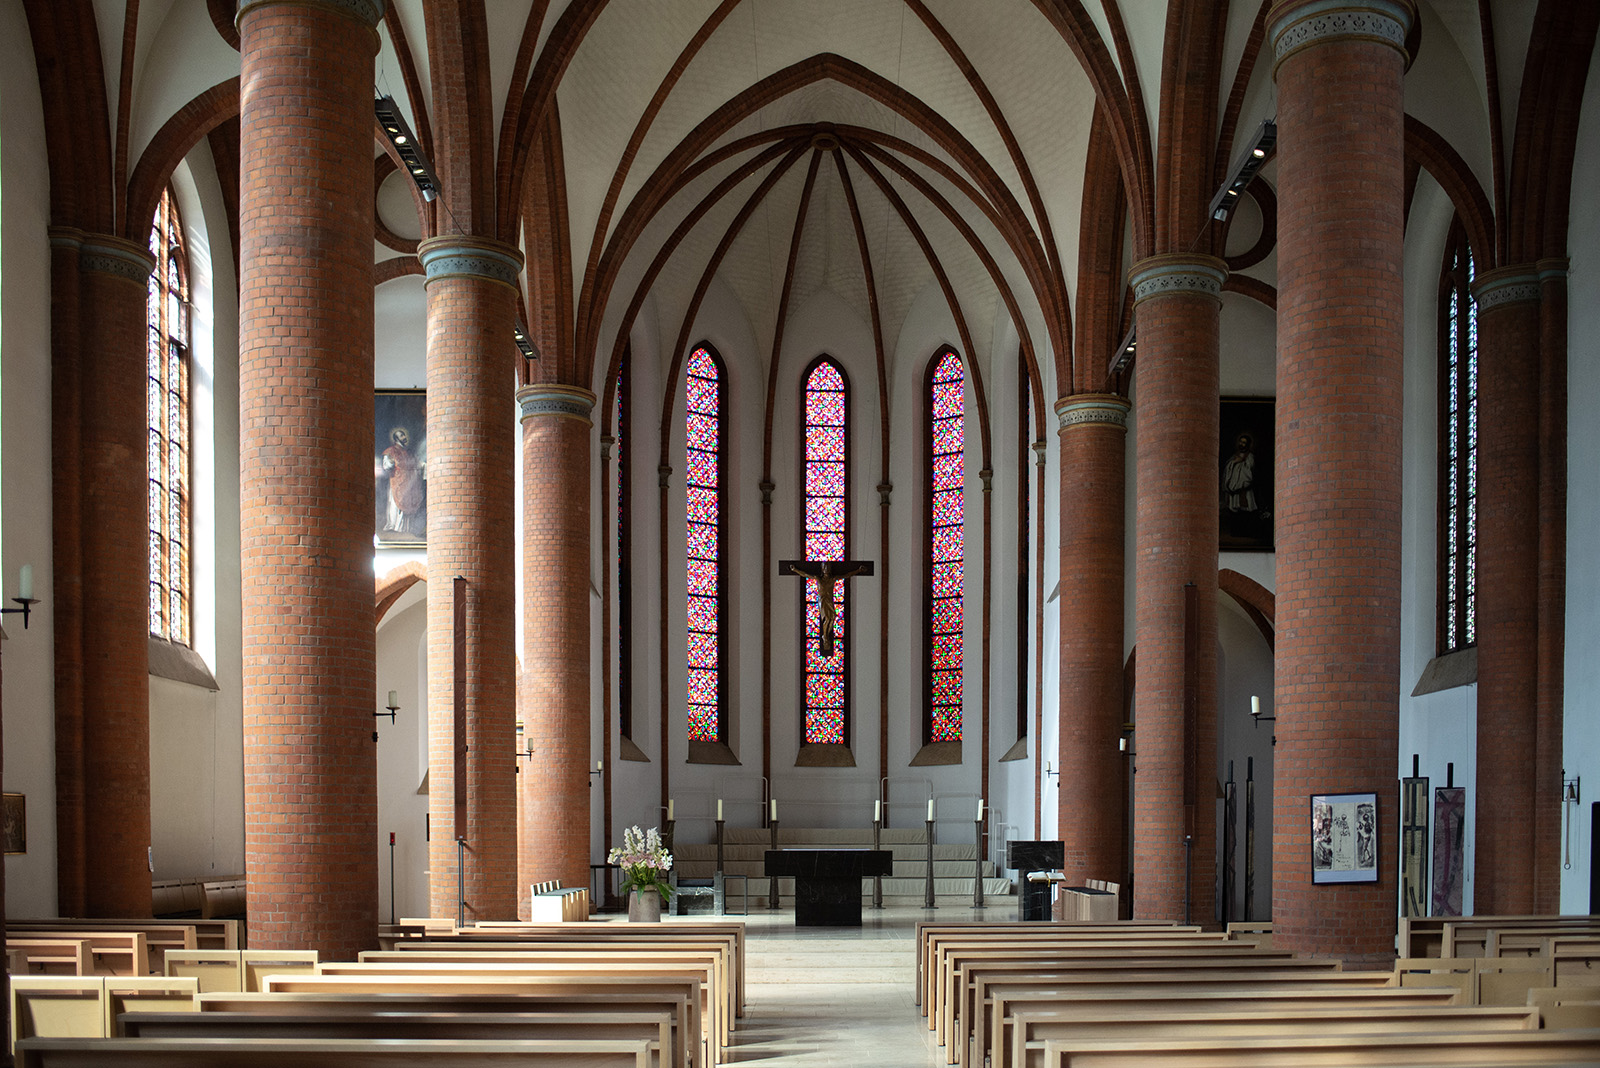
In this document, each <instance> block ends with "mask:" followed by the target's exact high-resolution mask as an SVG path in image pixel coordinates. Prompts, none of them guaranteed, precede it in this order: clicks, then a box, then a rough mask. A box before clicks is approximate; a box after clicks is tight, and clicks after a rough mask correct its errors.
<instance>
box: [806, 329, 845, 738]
mask: <svg viewBox="0 0 1600 1068" xmlns="http://www.w3.org/2000/svg"><path fill="white" fill-rule="evenodd" d="M849 400H850V395H849V389H848V387H847V385H846V383H845V379H844V371H843V370H841V369H840V367H839V365H838V364H836V363H834V362H833V361H832V360H831V359H829V358H828V357H826V356H822V357H818V359H817V360H816V362H815V363H813V364H812V366H811V370H810V371H809V372H808V373H807V374H806V378H805V413H804V417H805V427H804V436H805V440H804V443H803V446H802V447H803V450H804V454H805V516H804V520H803V522H804V530H803V531H802V537H803V540H804V543H805V544H804V553H805V559H807V560H844V559H847V558H848V557H849V545H850V539H849V526H848V523H847V521H846V520H847V510H848V502H849V494H848V492H847V491H848V487H849V476H850V466H849V459H850V457H849V423H848V418H847V415H848V407H849ZM805 589H806V602H805V609H804V635H805V670H804V673H803V674H804V694H803V699H804V704H805V740H806V742H807V743H808V744H814V745H815V744H822V745H844V744H845V742H846V731H845V725H846V705H847V701H846V697H847V688H846V679H847V678H848V677H849V672H848V664H849V655H850V653H849V648H850V645H849V641H848V633H847V629H848V626H849V613H848V612H847V610H846V609H847V601H846V599H845V598H846V591H847V589H848V584H847V583H843V582H840V583H836V584H835V585H834V588H833V604H834V612H835V618H834V625H833V633H834V645H833V655H831V656H823V655H822V640H821V637H820V635H821V626H822V603H821V600H820V599H819V590H818V587H817V581H816V580H815V579H806V580H805Z"/></svg>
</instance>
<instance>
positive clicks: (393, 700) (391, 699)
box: [387, 690, 400, 708]
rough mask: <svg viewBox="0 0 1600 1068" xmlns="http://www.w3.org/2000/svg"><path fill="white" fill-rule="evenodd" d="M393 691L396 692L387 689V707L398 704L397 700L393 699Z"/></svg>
mask: <svg viewBox="0 0 1600 1068" xmlns="http://www.w3.org/2000/svg"><path fill="white" fill-rule="evenodd" d="M395 693H396V691H394V690H390V691H389V704H388V706H387V707H389V708H394V707H395V706H397V705H399V704H400V702H399V701H396V700H395Z"/></svg>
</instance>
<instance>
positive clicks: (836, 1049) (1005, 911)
mask: <svg viewBox="0 0 1600 1068" xmlns="http://www.w3.org/2000/svg"><path fill="white" fill-rule="evenodd" d="M744 918H745V919H746V921H747V923H748V939H749V940H748V946H749V955H750V956H749V960H748V961H747V962H746V965H745V1016H744V1018H743V1019H742V1020H740V1021H739V1030H738V1031H737V1032H736V1033H735V1034H734V1040H733V1044H732V1049H731V1050H730V1051H729V1058H728V1059H729V1063H730V1064H736V1065H741V1066H743V1065H774V1066H781V1068H791V1066H792V1068H816V1066H823V1065H828V1066H846V1065H848V1066H872V1068H924V1066H934V1065H939V1066H942V1065H943V1064H944V1054H943V1051H941V1050H940V1049H939V1047H938V1045H937V1044H936V1043H935V1041H934V1037H933V1033H932V1032H931V1031H929V1030H928V1028H927V1024H926V1021H925V1019H924V1017H923V1016H922V1015H921V1013H920V1012H919V1011H918V1009H917V1005H916V1000H915V996H914V993H913V989H912V988H913V986H914V980H915V976H916V954H915V948H916V941H915V939H916V924H917V922H918V921H919V920H924V919H932V920H949V921H959V920H1014V919H1016V918H1017V907H1016V899H1015V898H1011V899H1007V900H1004V901H1002V902H1001V903H999V904H997V905H991V906H990V907H989V908H986V909H983V910H981V911H980V910H975V909H972V908H970V907H969V908H951V907H949V906H941V907H940V908H938V909H935V910H932V911H928V910H924V909H923V908H921V907H911V906H889V907H887V908H884V909H881V910H874V909H872V908H870V907H869V908H866V909H864V910H863V913H862V926H861V928H860V929H855V928H826V927H824V928H818V927H812V928H796V927H795V926H794V912H793V910H792V909H788V908H786V909H784V910H783V911H781V912H767V911H765V910H764V909H759V908H753V909H752V910H751V914H750V915H749V916H748V917H744Z"/></svg>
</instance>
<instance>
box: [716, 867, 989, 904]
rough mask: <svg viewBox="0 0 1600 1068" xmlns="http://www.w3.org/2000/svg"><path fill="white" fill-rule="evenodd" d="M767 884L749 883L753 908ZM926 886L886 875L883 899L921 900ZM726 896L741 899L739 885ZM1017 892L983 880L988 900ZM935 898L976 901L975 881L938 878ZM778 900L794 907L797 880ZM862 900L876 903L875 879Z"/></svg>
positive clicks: (864, 886)
mask: <svg viewBox="0 0 1600 1068" xmlns="http://www.w3.org/2000/svg"><path fill="white" fill-rule="evenodd" d="M767 881H768V880H767V878H766V876H761V877H759V878H756V877H752V878H751V879H749V880H748V882H747V883H746V888H747V890H748V892H749V898H750V901H751V906H750V907H751V908H752V909H754V908H756V907H758V906H757V905H756V904H755V902H757V901H760V902H761V903H762V905H763V906H764V905H765V903H766V900H767ZM925 887H926V881H925V880H924V879H922V878H920V877H919V878H915V879H910V878H902V877H900V876H896V875H886V876H884V879H883V896H884V897H885V898H891V897H893V898H907V899H912V898H914V899H916V900H917V901H921V900H922V898H923V895H924V893H925V892H926V891H925ZM725 893H726V896H727V897H728V898H730V899H731V900H732V901H733V902H737V901H738V900H739V896H740V895H739V889H738V883H737V882H735V883H734V884H733V885H732V887H730V888H728V889H727V890H726V891H725ZM1015 893H1016V889H1015V888H1014V887H1013V886H1012V885H1011V881H1010V880H1009V879H985V880H984V881H983V895H984V897H1010V896H1012V895H1013V894H1015ZM933 896H934V897H935V898H940V897H951V898H956V897H959V898H965V899H967V900H968V901H970V900H972V878H971V877H970V876H969V877H967V878H965V879H954V878H951V879H941V878H939V877H937V876H935V877H934V880H933ZM778 897H779V900H780V901H782V902H783V903H784V907H785V908H792V907H793V905H794V880H793V879H779V880H778ZM861 899H862V900H863V901H867V902H870V901H871V900H872V880H871V879H863V880H861Z"/></svg>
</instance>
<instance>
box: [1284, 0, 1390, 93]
mask: <svg viewBox="0 0 1600 1068" xmlns="http://www.w3.org/2000/svg"><path fill="white" fill-rule="evenodd" d="M1416 21H1417V6H1416V3H1415V2H1414V0H1278V2H1277V3H1276V4H1274V5H1273V6H1272V9H1271V11H1269V12H1268V13H1267V36H1268V39H1269V40H1271V41H1272V77H1273V80H1277V77H1278V67H1279V66H1280V65H1281V64H1282V63H1283V61H1284V60H1285V59H1287V58H1288V57H1289V56H1291V55H1293V54H1294V53H1296V52H1298V51H1300V50H1301V49H1302V48H1309V47H1311V46H1312V45H1316V44H1326V43H1328V42H1329V41H1336V40H1346V41H1350V40H1356V41H1376V42H1377V43H1379V44H1386V45H1388V46H1389V47H1391V48H1393V49H1394V50H1395V51H1397V52H1399V53H1400V54H1401V55H1402V56H1404V57H1406V62H1407V63H1409V62H1410V57H1409V55H1407V53H1406V35H1407V34H1409V33H1410V32H1411V27H1412V26H1413V25H1414V24H1415V23H1416Z"/></svg>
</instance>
